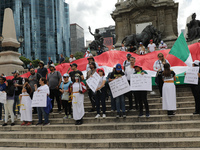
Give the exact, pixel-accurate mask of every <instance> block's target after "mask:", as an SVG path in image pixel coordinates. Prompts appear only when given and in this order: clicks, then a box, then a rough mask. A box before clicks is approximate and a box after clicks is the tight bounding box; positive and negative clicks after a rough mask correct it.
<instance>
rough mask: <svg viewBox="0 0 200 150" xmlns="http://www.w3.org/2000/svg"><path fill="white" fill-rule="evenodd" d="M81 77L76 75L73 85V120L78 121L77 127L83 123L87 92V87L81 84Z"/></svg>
mask: <svg viewBox="0 0 200 150" xmlns="http://www.w3.org/2000/svg"><path fill="white" fill-rule="evenodd" d="M81 80H82V79H81V76H80V75H79V74H75V82H74V83H73V84H72V88H71V91H70V92H71V93H72V97H73V99H72V107H73V119H74V120H76V123H75V125H81V124H82V123H83V116H84V114H85V110H84V104H83V103H84V93H85V92H86V86H85V84H84V83H83V82H81Z"/></svg>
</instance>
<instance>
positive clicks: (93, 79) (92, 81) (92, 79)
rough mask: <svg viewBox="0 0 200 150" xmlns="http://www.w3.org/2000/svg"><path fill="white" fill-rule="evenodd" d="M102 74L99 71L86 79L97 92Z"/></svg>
mask: <svg viewBox="0 0 200 150" xmlns="http://www.w3.org/2000/svg"><path fill="white" fill-rule="evenodd" d="M100 78H101V77H100V76H99V74H98V73H97V72H95V73H94V74H93V75H92V77H90V78H89V79H87V80H86V83H87V85H88V86H89V87H90V89H91V90H92V91H93V92H94V93H95V92H96V89H97V87H98V84H99V81H100Z"/></svg>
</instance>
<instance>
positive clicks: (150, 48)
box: [147, 39, 156, 53]
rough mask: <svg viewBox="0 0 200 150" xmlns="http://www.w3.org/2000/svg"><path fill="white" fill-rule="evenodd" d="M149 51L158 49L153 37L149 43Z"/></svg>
mask: <svg viewBox="0 0 200 150" xmlns="http://www.w3.org/2000/svg"><path fill="white" fill-rule="evenodd" d="M147 47H148V51H149V52H150V53H151V52H154V51H155V50H156V44H154V43H153V40H152V39H151V40H150V43H149V44H148V46H147Z"/></svg>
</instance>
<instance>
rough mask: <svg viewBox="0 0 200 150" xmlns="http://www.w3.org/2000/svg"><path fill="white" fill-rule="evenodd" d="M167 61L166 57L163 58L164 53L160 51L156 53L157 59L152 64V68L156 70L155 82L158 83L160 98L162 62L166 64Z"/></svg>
mask: <svg viewBox="0 0 200 150" xmlns="http://www.w3.org/2000/svg"><path fill="white" fill-rule="evenodd" d="M166 63H168V64H169V62H168V60H167V59H165V58H164V55H163V54H162V53H159V54H158V60H157V61H155V63H154V65H153V69H154V70H155V71H157V74H156V84H157V85H158V89H159V92H160V97H161V98H162V87H163V83H164V82H163V79H162V72H163V70H164V67H163V66H164V64H166Z"/></svg>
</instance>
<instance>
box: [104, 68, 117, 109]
mask: <svg viewBox="0 0 200 150" xmlns="http://www.w3.org/2000/svg"><path fill="white" fill-rule="evenodd" d="M115 71H116V65H114V66H113V70H112V72H109V73H108V76H107V77H106V81H107V83H108V82H109V78H110V77H111V74H112V73H113V72H115ZM108 88H110V87H109V86H108ZM109 95H110V98H111V112H112V111H115V110H116V99H115V98H113V95H112V92H111V90H110V89H109Z"/></svg>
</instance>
